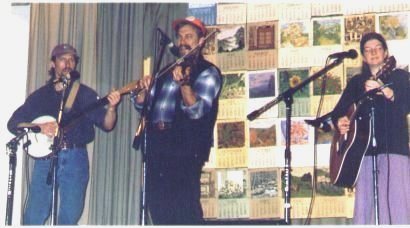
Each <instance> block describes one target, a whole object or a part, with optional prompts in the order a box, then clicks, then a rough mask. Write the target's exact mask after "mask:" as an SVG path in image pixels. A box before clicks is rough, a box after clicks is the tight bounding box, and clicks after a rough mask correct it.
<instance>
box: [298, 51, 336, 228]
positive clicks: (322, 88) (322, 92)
mask: <svg viewBox="0 0 410 228" xmlns="http://www.w3.org/2000/svg"><path fill="white" fill-rule="evenodd" d="M329 60H330V58H329V57H328V58H327V59H326V64H325V65H328V64H329ZM326 73H327V72H326ZM326 73H325V75H323V77H322V83H321V85H320V99H319V106H318V108H317V111H316V119H317V118H319V117H320V113H321V111H322V107H323V101H324V95H325V92H326V82H327V74H326ZM313 91H314V88H313ZM314 129H315V133H314V142H313V175H312V193H311V197H310V204H309V211H308V214H307V217H306V220H305V222H304V225H310V223H311V220H312V212H313V206H314V204H315V199H316V190H317V138H318V131H319V130H318V129H317V128H316V127H315V128H314Z"/></svg>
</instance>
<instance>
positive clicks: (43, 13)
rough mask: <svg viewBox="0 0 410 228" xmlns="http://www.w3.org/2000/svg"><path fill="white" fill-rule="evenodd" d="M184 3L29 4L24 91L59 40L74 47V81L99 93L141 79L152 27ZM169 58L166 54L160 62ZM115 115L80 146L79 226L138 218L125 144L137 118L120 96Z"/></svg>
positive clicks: (34, 84)
mask: <svg viewBox="0 0 410 228" xmlns="http://www.w3.org/2000/svg"><path fill="white" fill-rule="evenodd" d="M187 7H188V5H187V4H182V3H178V4H177V3H61V4H60V3H59V4H50V3H36V4H31V15H30V41H29V42H30V43H29V48H30V50H29V60H28V80H27V92H28V93H31V92H32V91H34V90H35V89H37V88H39V87H40V86H41V85H43V84H44V82H45V81H46V80H47V78H48V76H47V71H48V69H49V67H50V65H49V62H50V53H51V50H52V48H53V47H54V46H55V45H56V44H58V43H62V42H68V43H71V44H72V45H73V46H74V47H76V48H77V50H78V52H79V55H80V57H81V59H80V64H79V65H78V67H77V69H78V70H79V72H80V73H81V81H82V82H83V83H84V84H86V85H88V86H90V87H91V88H94V89H95V90H96V91H97V92H98V93H99V94H100V95H101V97H103V96H105V95H107V94H108V93H109V92H110V91H111V90H112V89H118V88H121V87H123V86H124V85H126V84H127V83H129V82H131V81H133V80H136V79H139V78H141V77H142V73H143V69H142V64H143V60H144V58H146V57H149V56H151V57H152V56H154V45H155V30H156V27H160V28H161V29H163V30H164V31H166V32H167V33H168V34H169V35H170V36H171V35H172V29H171V27H170V25H171V22H172V20H173V19H175V18H179V17H185V15H186V12H187ZM171 60H172V57H171V56H170V55H169V54H168V55H167V56H166V57H165V58H164V59H163V64H166V63H168V62H169V61H171ZM118 115H119V116H118V121H117V125H116V127H115V129H114V130H113V131H112V132H109V133H106V132H104V131H101V130H99V129H97V130H96V138H95V140H94V143H92V144H90V145H88V150H89V156H90V183H89V185H88V189H87V192H88V193H87V199H86V202H85V204H86V205H85V209H84V212H83V216H82V218H81V220H80V224H93V225H133V224H138V223H139V214H140V213H139V211H140V193H141V181H142V172H141V171H142V170H141V167H142V159H141V152H140V151H136V150H134V149H133V148H132V146H131V144H132V140H133V137H134V133H135V129H136V127H137V123H138V119H139V116H138V114H137V112H136V111H135V110H134V108H133V107H132V105H131V103H130V101H129V96H128V95H124V96H123V99H122V102H121V104H120V105H119V108H118ZM24 166H25V167H30V166H31V163H30V162H29V163H26V164H25V165H24ZM25 180H26V179H25V178H23V181H25ZM24 185H25V184H23V186H24ZM22 197H25V189H23V196H22ZM23 201H24V200H23Z"/></svg>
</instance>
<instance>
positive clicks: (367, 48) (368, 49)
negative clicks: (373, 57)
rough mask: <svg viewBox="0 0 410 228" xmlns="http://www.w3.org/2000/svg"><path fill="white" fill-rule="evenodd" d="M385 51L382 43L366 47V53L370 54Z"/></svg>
mask: <svg viewBox="0 0 410 228" xmlns="http://www.w3.org/2000/svg"><path fill="white" fill-rule="evenodd" d="M381 51H384V48H383V47H382V46H381V45H377V46H375V47H374V48H372V47H365V48H364V54H369V53H373V52H381Z"/></svg>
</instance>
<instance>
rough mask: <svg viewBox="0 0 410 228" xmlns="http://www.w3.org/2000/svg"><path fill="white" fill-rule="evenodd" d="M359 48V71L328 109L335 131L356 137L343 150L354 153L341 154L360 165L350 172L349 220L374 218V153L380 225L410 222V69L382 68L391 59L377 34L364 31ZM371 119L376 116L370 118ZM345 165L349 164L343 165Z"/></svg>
mask: <svg viewBox="0 0 410 228" xmlns="http://www.w3.org/2000/svg"><path fill="white" fill-rule="evenodd" d="M360 52H361V54H362V57H363V65H362V69H361V73H360V74H358V75H356V76H354V77H353V78H352V79H351V80H350V81H349V82H348V84H347V86H346V88H345V90H344V92H343V94H342V96H341V98H340V100H339V102H338V104H337V105H336V107H335V109H334V110H333V111H332V120H333V122H334V123H335V126H336V131H337V132H336V134H339V136H340V137H344V138H349V137H350V138H351V139H352V141H356V143H351V144H350V146H349V148H348V150H346V151H345V152H348V153H350V155H352V156H345V155H344V157H343V163H344V164H343V166H346V167H349V166H351V165H352V164H358V170H357V172H358V173H352V175H353V176H354V175H357V177H356V176H355V177H356V178H354V179H353V183H352V184H353V186H354V185H355V187H356V195H355V208H354V218H353V223H354V224H374V223H375V214H376V213H374V211H375V210H373V208H374V205H375V203H374V201H375V200H374V198H373V196H374V194H373V193H374V191H373V190H374V189H373V172H372V158H373V154H374V155H375V156H376V158H377V166H378V172H377V174H378V175H377V176H378V180H377V181H378V196H379V197H378V205H379V210H378V211H379V216H378V217H379V221H380V224H409V223H410V160H409V135H408V128H407V119H406V118H407V117H406V116H407V114H408V113H409V98H410V94H409V91H410V89H409V88H410V86H409V73H408V72H407V71H404V70H402V69H394V67H395V66H387V67H386V65H389V64H386V62H388V61H389V60H391V58H389V52H388V47H387V43H386V40H385V39H384V38H383V37H382V35H380V34H378V33H374V32H371V33H367V34H365V35H363V37H362V39H361V41H360ZM394 63H395V62H394ZM384 68H387V70H386V69H384ZM369 91H375V92H374V93H371V94H372V95H369V96H367V97H364V96H363V94H366V92H367V93H369ZM359 98H363V99H359ZM350 104H355V106H356V109H355V110H354V111H353V118H352V117H351V118H349V117H348V116H347V113H348V111H349V105H350ZM351 110H352V109H350V111H351ZM371 118H374V119H373V121H371V120H372V119H371ZM370 123H374V124H370ZM372 129H374V131H372ZM353 133H354V134H353ZM372 133H374V134H372ZM369 134H370V135H369ZM373 136H374V137H373ZM339 146H340V145H339ZM332 149H333V150H334V151H338V152H339V153H340V152H341V151H342V150H340V147H339V148H337V147H336V146H335V144H333V145H332ZM373 152H374V153H373ZM335 156H338V155H335ZM349 159H351V160H349ZM331 163H332V161H331ZM331 166H332V164H331ZM349 169H350V167H349V168H348V169H347V170H349ZM346 176H348V175H346ZM339 178H340V179H339V180H337V181H341V182H343V177H340V176H339ZM337 183H338V182H336V183H335V184H337ZM339 185H341V186H343V184H339ZM350 187H352V186H350ZM376 221H377V220H376Z"/></svg>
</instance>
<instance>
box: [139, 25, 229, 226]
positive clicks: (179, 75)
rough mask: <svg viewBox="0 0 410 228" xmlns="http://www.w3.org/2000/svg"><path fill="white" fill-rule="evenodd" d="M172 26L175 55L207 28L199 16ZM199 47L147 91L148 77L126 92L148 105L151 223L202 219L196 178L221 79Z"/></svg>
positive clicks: (207, 143) (194, 43) (192, 45)
mask: <svg viewBox="0 0 410 228" xmlns="http://www.w3.org/2000/svg"><path fill="white" fill-rule="evenodd" d="M172 26H173V29H174V30H175V32H176V36H177V42H176V44H177V46H178V49H179V55H180V56H184V55H185V54H187V53H188V52H190V50H192V49H194V48H195V47H197V46H198V45H199V46H202V45H203V43H204V41H205V39H204V37H205V35H206V32H207V31H206V28H205V26H204V24H203V23H202V22H201V21H200V20H199V19H197V18H194V17H187V18H184V19H177V20H175V21H173V23H172ZM201 50H202V47H200V48H199V49H198V51H197V52H195V53H193V54H192V55H190V56H191V57H190V58H189V59H186V61H184V62H183V64H184V63H185V64H184V65H179V66H176V67H174V68H173V69H172V70H170V71H169V73H167V75H164V76H163V77H159V78H157V79H156V80H155V84H154V85H153V86H152V89H151V91H150V94H147V90H148V88H149V85H150V82H151V80H152V77H151V76H144V78H143V79H141V80H139V81H138V85H137V88H142V90H141V91H140V92H139V93H137V94H134V95H133V96H132V101H133V103H134V106H135V108H136V109H137V110H138V111H141V109H142V107H143V104H144V100H146V101H145V102H147V104H148V106H147V107H148V112H147V113H148V116H146V129H145V130H146V136H147V138H146V156H145V159H146V177H145V178H146V179H145V180H146V181H145V182H146V205H147V211H148V212H149V214H150V217H151V219H152V222H153V223H154V224H168V225H169V224H200V223H201V222H202V221H203V213H202V208H201V204H200V176H201V170H202V167H203V165H204V163H205V162H206V161H207V160H208V157H209V153H210V148H211V146H212V145H213V128H214V125H215V120H216V116H217V112H218V98H219V94H220V90H221V87H222V77H221V73H220V70H219V69H218V68H217V67H216V66H215V65H213V64H212V63H210V62H208V61H206V60H205V59H204V57H203V55H202V54H201ZM145 96H148V97H147V99H145Z"/></svg>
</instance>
